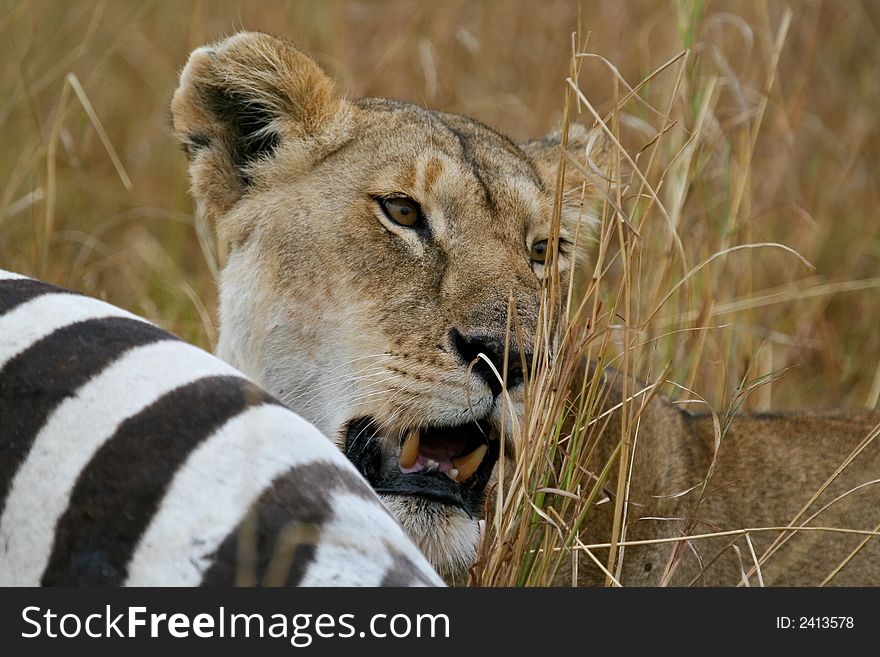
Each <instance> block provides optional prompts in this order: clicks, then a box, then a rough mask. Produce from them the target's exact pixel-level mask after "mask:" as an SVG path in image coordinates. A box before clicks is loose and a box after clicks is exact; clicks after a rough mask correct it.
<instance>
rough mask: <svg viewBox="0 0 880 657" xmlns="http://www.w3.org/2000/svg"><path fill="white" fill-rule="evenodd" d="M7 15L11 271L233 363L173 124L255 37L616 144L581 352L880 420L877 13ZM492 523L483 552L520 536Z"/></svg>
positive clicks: (3, 79)
mask: <svg viewBox="0 0 880 657" xmlns="http://www.w3.org/2000/svg"><path fill="white" fill-rule="evenodd" d="M0 7H2V12H0V39H2V41H3V43H5V44H6V48H5V54H4V58H3V60H2V64H0V134H2V140H0V144H2V148H0V267H3V268H8V269H13V270H16V271H20V272H23V273H27V274H32V275H36V276H39V277H41V278H44V279H47V280H50V281H52V282H55V283H58V284H61V285H64V286H68V287H72V288H75V289H77V290H81V291H84V292H86V293H90V294H93V295H97V296H101V297H103V298H106V299H108V300H109V301H111V302H113V303H115V304H117V305H120V306H122V307H125V308H128V309H130V310H132V311H134V312H136V313H139V314H141V315H144V316H146V317H148V318H150V319H153V320H155V321H157V322H158V323H159V324H161V325H163V326H165V327H167V328H169V329H170V330H171V331H173V332H175V333H177V334H178V335H180V336H181V337H183V338H185V339H187V340H190V341H192V342H194V343H196V344H199V345H201V346H204V347H207V348H211V347H212V346H213V344H214V341H215V339H216V327H215V321H216V320H215V309H216V288H215V284H214V276H213V273H212V263H211V257H210V255H209V254H210V253H211V237H210V235H208V234H207V233H206V232H205V231H200V230H198V224H197V222H196V221H195V219H194V217H193V213H192V205H191V202H190V199H189V197H188V195H187V180H186V165H185V158H184V156H183V154H182V153H181V152H180V151H179V150H178V148H177V146H176V144H175V142H174V139H173V137H172V135H171V130H170V127H169V112H168V103H169V100H170V96H171V93H172V92H173V90H174V88H175V86H176V76H177V73H178V71H179V69H180V68H181V66H182V65H183V63H184V62H185V61H186V57H187V55H188V53H189V51H190V50H191V49H192V48H194V47H197V46H199V45H202V44H203V43H205V42H208V41H211V40H214V39H217V38H219V37H221V36H223V35H225V34H228V33H230V32H233V31H235V30H237V29H241V28H247V29H260V30H265V31H269V32H272V33H275V34H279V35H282V36H286V37H289V38H292V39H293V40H294V41H296V42H297V43H298V44H300V45H301V46H302V47H303V48H304V49H306V50H307V51H309V52H310V53H312V54H313V55H314V56H315V57H316V59H317V60H318V61H319V63H320V64H321V65H322V66H324V68H325V69H326V70H328V71H329V72H330V73H331V74H332V75H333V76H334V77H335V78H336V80H338V82H339V84H340V86H341V87H342V89H344V90H345V91H346V93H348V94H349V95H351V96H362V95H376V96H390V97H396V98H402V99H405V100H409V101H412V102H416V103H421V104H424V105H426V106H428V107H431V108H437V109H444V110H449V111H454V112H459V113H463V114H467V115H469V116H472V117H474V118H476V119H479V120H481V121H483V122H485V123H487V124H489V125H490V126H492V127H494V128H496V129H498V130H500V131H502V132H505V133H507V134H508V135H510V136H511V137H512V138H513V139H514V140H526V139H529V138H532V137H536V136H540V135H542V134H544V133H545V132H547V131H549V130H550V129H551V128H552V127H554V126H555V125H558V124H559V123H560V122H561V121H563V118H564V112H566V108H568V110H567V111H568V118H570V119H571V120H578V121H581V122H583V123H587V124H591V123H593V121H594V118H595V117H601V118H602V119H603V120H605V121H606V126H607V128H608V130H609V132H611V133H612V134H613V135H614V137H615V139H616V140H617V141H618V142H619V143H620V145H621V147H622V148H621V150H620V151H619V152H618V154H617V156H616V158H615V160H616V161H615V164H614V167H613V169H612V172H613V173H614V174H615V175H616V174H618V173H619V174H620V175H621V176H622V179H623V183H622V184H620V185H617V186H616V187H613V188H612V187H608V189H607V195H606V197H605V198H604V202H603V204H602V205H603V211H602V228H601V232H600V235H599V239H598V241H597V243H596V244H595V245H593V246H592V247H591V248H590V249H589V254H590V256H589V258H588V259H587V260H585V261H583V262H582V263H581V264H582V265H583V266H582V268H581V272H580V274H579V276H578V281H577V286H576V289H577V290H578V293H577V295H576V296H575V297H574V298H573V299H572V304H573V307H574V308H577V307H579V304H580V303H581V302H583V305H582V311H581V313H580V315H579V319H580V320H583V321H579V322H578V323H576V324H575V325H574V327H573V329H572V334H573V335H576V336H577V340H575V342H578V341H580V342H579V345H580V346H579V347H578V349H581V350H582V351H584V352H585V353H589V355H590V356H592V357H602V358H605V359H607V360H609V361H611V360H613V362H615V364H616V365H618V366H621V365H622V366H624V367H625V369H626V370H627V371H628V372H630V373H632V374H637V375H639V376H641V377H644V378H645V379H647V380H649V381H654V380H660V381H667V382H668V383H664V384H663V385H662V386H661V390H662V392H663V393H664V394H667V395H669V396H670V397H672V398H673V399H679V400H680V399H683V398H696V397H697V396H699V397H700V398H702V399H703V400H705V403H706V404H708V405H709V406H711V408H713V409H715V410H716V411H717V412H719V413H722V414H723V413H725V412H728V411H730V410H731V409H734V408H737V407H738V406H739V404H740V403H741V402H742V408H743V409H752V410H761V409H770V408H772V409H789V408H817V407H818V408H827V407H866V406H867V407H874V408H876V407H877V406H878V399H880V330H878V327H880V322H878V320H880V209H878V208H880V158H878V154H880V119H878V113H877V108H878V107H880V47H878V43H880V5H878V4H877V3H864V4H860V3H856V2H851V3H840V2H820V1H805V2H797V3H792V6H791V7H789V6H788V5H787V4H786V3H783V2H760V1H759V2H701V1H699V0H691V1H684V0H682V1H680V2H656V3H655V2H639V3H635V2H632V3H631V2H626V3H622V2H616V1H613V0H609V1H608V2H584V3H583V6H582V7H580V8H579V7H578V4H577V3H576V2H567V1H555V0H548V1H544V2H513V1H511V0H496V1H485V2H467V1H464V0H461V1H456V0H450V1H445V2H431V3H429V2H409V1H391V0H388V1H375V2H366V1H356V0H339V1H333V0H300V1H298V2H288V3H268V2H250V3H248V2H244V3H242V2H234V3H233V2H198V1H194V2H170V1H166V2H158V1H157V2H146V3H140V2H138V3H135V2H115V1H114V2H108V1H105V2H100V1H99V2H76V3H73V2H70V3H67V2H64V3H62V2H56V1H52V0H43V1H29V2H17V1H11V0H5V1H4V2H2V4H0ZM575 30H578V34H577V35H576V36H572V34H573V32H574V31H575ZM573 55H575V57H573ZM567 80H568V81H567ZM630 89H635V90H636V91H635V94H631V93H630V91H629V90H630ZM568 166H570V167H571V166H576V165H575V164H574V163H568ZM761 244H764V245H765V246H754V247H748V248H747V247H746V245H761ZM770 244H773V245H770ZM781 245H784V246H785V247H787V249H785V248H783V246H781ZM807 263H809V264H810V265H811V266H808V265H807ZM587 318H589V323H587V322H586V319H587ZM555 375H556V376H563V375H564V376H563V378H565V376H568V374H565V373H561V372H558V371H557V372H556V374H555ZM744 382H745V383H746V386H745V387H753V389H752V390H751V392H750V394H749V395H748V396H747V397H746V396H744V395H742V394H741V391H742V387H743V385H742V384H743V383H744ZM539 396H540V395H539ZM532 399H533V401H532V402H531V403H532V406H531V410H532V412H531V413H530V415H529V416H528V417H527V425H529V427H531V429H530V431H532V433H533V434H534V433H535V432H537V433H541V434H542V435H543V436H544V437H546V438H547V445H549V446H551V447H552V444H553V441H554V440H555V438H554V437H553V434H554V432H558V427H557V428H554V427H553V426H551V425H552V424H553V422H548V421H547V420H546V418H548V417H554V418H555V417H556V416H554V415H553V414H552V413H549V410H551V409H553V408H555V406H554V405H557V406H558V404H559V402H558V400H557V401H553V400H548V398H546V397H542V398H541V399H538V398H537V397H533V398H532ZM538 411H540V412H538ZM545 411H547V412H545ZM542 418H544V419H543V420H542ZM531 439H536V438H534V437H533V438H531ZM611 467H618V466H617V465H612V466H611ZM566 482H567V484H566V485H569V486H571V488H569V489H568V490H569V493H577V494H583V493H584V491H583V489H582V488H581V487H580V486H581V484H580V483H579V482H578V481H577V480H576V478H574V479H568V480H566ZM528 504H529V503H528V502H527V501H523V500H521V502H520V509H521V510H522V509H524V508H528ZM520 517H524V516H522V515H520ZM534 519H537V520H538V522H540V521H541V518H539V517H535V518H533V520H534ZM496 520H497V522H496V524H495V527H494V529H492V527H491V523H490V531H489V542H488V543H487V545H489V544H491V542H492V540H495V537H497V536H498V535H500V534H499V532H500V533H503V532H504V531H507V530H509V529H510V526H505V527H506V528H505V527H502V526H501V524H499V523H501V520H500V519H496ZM547 520H548V523H549V520H550V519H547ZM505 522H508V521H505ZM509 522H511V523H513V524H515V522H516V521H515V520H510V521H509ZM493 532H494V533H493ZM517 535H518V536H520V538H523V537H525V536H527V534H517ZM532 539H534V536H533V535H532ZM532 539H529V540H532ZM523 540H524V541H525V542H524V543H522V544H521V545H519V547H518V549H519V553H518V554H519V556H520V557H522V562H521V563H520V562H517V563H512V562H511V561H512V560H511V559H509V556H510V550H513V548H512V547H511V545H514V544H515V543H516V541H513V542H510V541H508V542H507V543H505V545H506V546H507V548H506V549H507V550H508V551H507V552H504V551H501V552H496V554H498V555H499V557H498V560H497V562H494V563H491V562H490V563H488V564H486V563H484V566H483V567H481V569H478V572H477V576H478V581H480V582H481V583H542V582H544V581H547V577H548V576H549V575H548V573H549V572H550V571H551V570H552V569H553V564H552V563H539V564H537V565H535V564H534V559H533V558H532V557H529V556H528V554H535V553H534V547H535V545H536V543H534V542H532V543H530V544H528V545H527V544H526V543H528V541H526V539H525V538H523ZM535 540H537V539H535ZM540 540H544V539H540ZM540 540H538V543H540ZM557 547H558V546H557ZM514 553H515V554H516V551H515V550H514ZM549 553H550V552H549V551H548V554H549ZM513 561H516V559H514V560H513ZM522 563H525V564H526V565H525V566H523V565H522Z"/></svg>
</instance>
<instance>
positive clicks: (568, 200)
mask: <svg viewBox="0 0 880 657" xmlns="http://www.w3.org/2000/svg"><path fill="white" fill-rule="evenodd" d="M567 147H568V148H567V150H568V152H569V153H570V154H571V156H572V157H573V158H574V159H575V161H577V162H578V163H579V164H580V165H581V167H580V168H578V167H577V166H574V165H573V164H572V163H571V162H568V163H567V164H566V166H565V179H564V180H563V188H562V192H563V204H564V207H563V213H562V214H563V221H566V222H568V223H570V224H571V223H573V222H577V221H578V220H579V219H580V220H581V221H583V220H584V219H586V220H587V221H589V222H591V223H593V222H594V221H595V212H594V210H595V208H594V207H592V206H595V205H596V202H597V201H598V200H599V199H600V198H601V194H600V192H599V189H600V187H602V188H604V187H605V186H606V185H607V184H608V180H607V178H608V175H609V173H608V170H609V164H610V163H611V156H612V154H613V150H612V149H613V145H612V143H611V140H610V139H609V138H608V136H607V135H606V134H605V131H604V130H603V129H602V127H601V126H597V127H595V128H585V127H584V126H582V125H580V124H579V123H572V124H570V125H569V127H568V144H567ZM520 149H521V150H522V151H523V152H524V153H525V154H526V155H527V156H528V157H529V158H530V159H531V160H532V162H533V163H534V165H535V169H536V170H537V172H538V175H539V176H540V177H541V179H542V180H543V181H544V184H545V185H546V186H547V189H550V190H554V189H556V176H557V171H558V169H559V161H560V157H561V155H562V131H561V130H556V131H554V132H551V133H550V134H549V135H547V136H546V137H543V138H542V139H535V140H533V141H529V142H526V143H525V144H520ZM585 172H586V175H585ZM584 183H586V189H585V190H584V188H583V185H584ZM584 191H585V193H583V192H584ZM583 205H587V206H588V207H583ZM568 228H569V230H570V231H574V228H575V226H574V225H569V226H568Z"/></svg>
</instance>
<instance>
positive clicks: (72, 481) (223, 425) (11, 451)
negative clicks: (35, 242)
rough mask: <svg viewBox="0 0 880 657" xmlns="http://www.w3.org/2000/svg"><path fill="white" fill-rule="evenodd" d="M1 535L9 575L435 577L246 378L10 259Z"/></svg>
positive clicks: (1, 574)
mask: <svg viewBox="0 0 880 657" xmlns="http://www.w3.org/2000/svg"><path fill="white" fill-rule="evenodd" d="M248 546H249V547H250V548H251V549H250V550H248V549H243V548H247V547H248ZM0 547H2V549H0V585H3V586H9V585H33V584H37V583H43V584H63V585H70V584H78V585H96V584H101V585H104V584H128V585H157V584H160V585H176V586H179V585H198V584H202V585H228V584H234V583H242V582H255V583H266V584H287V585H294V584H300V585H331V584H338V585H392V586H398V585H413V584H415V585H438V584H442V581H441V580H440V579H439V578H438V577H437V575H436V573H434V571H433V570H432V569H431V568H430V566H429V565H428V564H427V562H426V561H425V559H424V557H423V556H422V555H421V553H420V552H419V551H418V550H417V548H416V547H415V546H414V545H413V544H412V543H411V542H410V541H409V540H408V539H407V538H406V536H405V534H404V533H403V530H402V529H401V528H400V526H399V525H398V524H397V523H396V521H395V520H394V519H393V518H392V516H391V515H390V514H389V513H388V512H387V511H386V510H385V508H384V507H383V506H382V505H381V503H380V502H379V500H378V498H377V497H376V496H375V494H374V492H373V490H372V489H371V488H370V487H369V485H368V484H367V483H366V482H365V481H364V480H363V479H362V478H361V477H360V475H359V474H358V473H357V471H356V470H355V469H354V467H353V466H352V465H351V464H350V463H349V462H348V461H347V459H346V458H345V457H344V456H343V455H342V453H341V452H340V451H339V450H338V449H337V448H336V447H335V446H333V445H332V443H331V442H330V441H329V440H328V439H327V438H326V437H325V436H324V435H322V434H321V433H320V432H318V430H317V429H315V428H314V427H313V426H312V425H310V424H308V423H307V422H305V420H303V419H302V418H300V417H299V416H297V415H296V414H294V413H293V412H291V411H290V410H288V409H287V408H285V407H283V406H282V405H281V404H280V402H278V401H277V400H275V399H274V398H272V397H271V396H270V395H268V393H265V392H264V391H262V390H261V389H259V388H258V387H257V386H255V385H254V384H253V383H251V382H250V381H249V380H247V379H246V378H245V377H244V376H243V375H242V374H241V373H240V372H238V371H237V370H235V369H234V368H232V367H230V366H229V365H227V364H225V363H223V362H221V361H219V360H217V359H216V358H214V357H213V356H211V355H209V354H207V353H205V352H203V351H201V350H199V349H197V348H196V347H193V346H190V345H187V344H185V343H183V342H181V341H180V340H178V339H177V338H175V337H173V336H171V335H170V334H168V333H166V332H164V331H162V330H161V329H158V328H156V327H155V326H153V325H151V324H149V323H147V322H144V321H142V320H139V319H137V318H136V317H135V316H133V315H131V314H130V313H127V312H125V311H122V310H120V309H118V308H115V307H114V306H111V305H109V304H106V303H103V302H100V301H97V300H94V299H89V298H87V297H83V296H79V295H75V294H72V293H69V292H67V291H65V290H61V289H60V288H55V287H53V286H50V285H47V284H44V283H39V282H37V281H32V280H30V279H26V278H23V277H20V276H18V275H14V274H10V273H8V272H2V271H0Z"/></svg>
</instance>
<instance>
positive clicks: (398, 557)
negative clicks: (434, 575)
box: [379, 544, 435, 587]
mask: <svg viewBox="0 0 880 657" xmlns="http://www.w3.org/2000/svg"><path fill="white" fill-rule="evenodd" d="M386 547H387V548H388V551H389V552H390V553H391V565H390V566H389V567H388V570H387V571H386V573H385V577H383V578H382V582H381V583H380V584H379V586H397V587H400V586H416V585H418V584H422V585H424V586H435V584H434V582H432V581H431V580H429V579H428V578H427V577H425V574H424V573H423V572H422V571H421V570H420V569H419V568H418V567H416V565H415V564H414V563H413V562H412V560H411V559H410V558H409V557H408V556H406V555H405V554H404V553H403V552H401V551H400V550H398V549H397V548H395V547H394V546H393V545H390V544H386Z"/></svg>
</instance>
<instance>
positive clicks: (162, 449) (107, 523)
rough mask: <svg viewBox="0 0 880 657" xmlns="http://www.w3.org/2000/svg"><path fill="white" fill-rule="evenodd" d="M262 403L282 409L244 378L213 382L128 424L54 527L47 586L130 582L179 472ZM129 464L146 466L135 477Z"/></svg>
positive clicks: (178, 393) (87, 472) (167, 398)
mask: <svg viewBox="0 0 880 657" xmlns="http://www.w3.org/2000/svg"><path fill="white" fill-rule="evenodd" d="M262 403H268V404H272V403H277V402H275V401H274V400H273V399H272V398H271V397H270V396H269V395H268V394H266V393H265V392H263V391H262V390H260V389H259V388H257V386H255V385H254V384H252V383H250V382H249V381H246V380H244V379H242V378H240V377H237V376H234V377H230V376H220V377H208V378H203V379H199V380H197V381H194V382H193V383H190V384H187V385H184V386H181V387H178V388H176V389H175V390H173V391H171V392H169V393H168V394H166V395H164V396H163V397H161V398H159V399H158V400H156V401H155V402H153V403H152V404H149V405H148V406H146V408H144V409H143V410H142V411H141V412H140V413H137V414H135V415H133V416H131V417H129V418H128V419H126V420H125V421H124V422H122V423H121V424H120V425H119V427H118V428H117V430H116V432H115V434H114V435H113V436H111V437H110V438H109V439H108V440H107V441H106V442H105V443H104V444H103V445H102V446H101V447H100V449H99V450H98V451H97V453H96V454H95V455H94V457H92V459H91V461H90V462H89V463H88V464H87V465H86V466H85V467H84V468H83V469H82V471H81V472H80V474H79V478H78V480H77V482H76V485H75V486H74V488H73V492H72V493H71V495H70V500H69V502H68V506H67V510H66V511H65V513H64V515H63V516H62V517H61V519H60V520H59V521H58V524H57V525H56V527H55V545H54V548H53V552H52V556H51V558H50V560H49V565H48V567H47V568H46V571H45V572H44V574H43V577H42V583H43V584H47V585H52V584H60V585H68V586H69V585H71V584H76V585H80V586H83V585H85V586H88V585H95V584H101V585H107V584H113V585H118V584H122V583H124V582H125V579H126V577H127V572H126V565H127V564H128V562H129V560H130V558H131V555H132V554H133V552H134V549H135V546H136V545H137V542H138V540H139V539H140V537H141V534H142V533H143V530H144V529H145V527H146V525H147V523H149V521H150V519H151V518H152V517H153V515H154V514H155V511H156V509H157V508H158V506H159V503H160V502H161V500H162V496H163V494H164V493H165V489H166V487H167V486H168V484H169V481H170V479H171V476H172V475H173V473H174V471H175V470H176V469H177V468H178V467H179V466H180V464H181V463H183V462H184V461H185V460H186V458H187V457H188V456H189V454H190V453H191V452H192V451H193V449H195V448H196V447H197V446H198V445H199V443H201V442H202V441H203V440H204V439H205V438H207V437H208V436H209V435H210V434H211V433H212V432H213V431H214V430H215V429H216V428H217V427H219V426H222V425H223V424H224V423H225V422H226V421H227V420H228V419H229V418H230V417H235V416H236V415H238V414H239V413H240V412H241V411H243V410H244V409H245V408H246V407H247V406H248V405H251V404H262ZM152 454H161V455H162V458H161V459H156V458H151V456H152ZM131 461H135V462H137V463H140V464H142V466H141V467H140V468H138V469H137V470H132V469H131V468H130V467H129V466H130V463H131Z"/></svg>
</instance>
